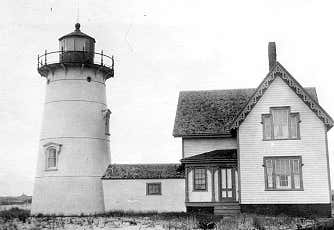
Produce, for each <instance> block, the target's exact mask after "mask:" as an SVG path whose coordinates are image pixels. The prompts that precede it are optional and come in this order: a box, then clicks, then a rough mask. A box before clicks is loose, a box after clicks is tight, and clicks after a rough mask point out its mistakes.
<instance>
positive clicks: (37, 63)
mask: <svg viewBox="0 0 334 230" xmlns="http://www.w3.org/2000/svg"><path fill="white" fill-rule="evenodd" d="M37 69H39V54H37Z"/></svg>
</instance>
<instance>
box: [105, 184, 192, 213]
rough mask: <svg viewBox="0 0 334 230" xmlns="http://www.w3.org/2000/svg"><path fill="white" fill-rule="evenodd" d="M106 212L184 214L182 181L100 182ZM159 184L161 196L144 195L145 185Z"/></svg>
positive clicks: (183, 185)
mask: <svg viewBox="0 0 334 230" xmlns="http://www.w3.org/2000/svg"><path fill="white" fill-rule="evenodd" d="M102 182H103V191H104V203H105V209H106V211H113V210H114V211H115V210H123V211H134V212H143V211H157V212H184V211H185V210H186V209H185V203H184V202H185V184H184V182H185V180H184V179H135V180H132V179H126V180H121V179H119V180H102ZM155 182H159V183H161V195H146V183H155Z"/></svg>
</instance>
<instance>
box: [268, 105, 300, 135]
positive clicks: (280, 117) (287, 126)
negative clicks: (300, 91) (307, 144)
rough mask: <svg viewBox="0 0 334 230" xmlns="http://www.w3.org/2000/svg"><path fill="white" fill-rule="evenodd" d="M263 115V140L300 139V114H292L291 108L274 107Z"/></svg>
mask: <svg viewBox="0 0 334 230" xmlns="http://www.w3.org/2000/svg"><path fill="white" fill-rule="evenodd" d="M270 111H271V112H270V113H269V114H262V125H263V139H264V140H284V139H299V136H300V135H299V122H300V120H299V113H290V107H272V108H270Z"/></svg>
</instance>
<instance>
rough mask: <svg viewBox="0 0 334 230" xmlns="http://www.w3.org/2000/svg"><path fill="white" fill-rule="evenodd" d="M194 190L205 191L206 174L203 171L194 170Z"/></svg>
mask: <svg viewBox="0 0 334 230" xmlns="http://www.w3.org/2000/svg"><path fill="white" fill-rule="evenodd" d="M194 189H195V190H205V189H206V174H205V169H195V170H194Z"/></svg>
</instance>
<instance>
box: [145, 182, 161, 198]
mask: <svg viewBox="0 0 334 230" xmlns="http://www.w3.org/2000/svg"><path fill="white" fill-rule="evenodd" d="M146 195H161V183H147V184H146Z"/></svg>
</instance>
